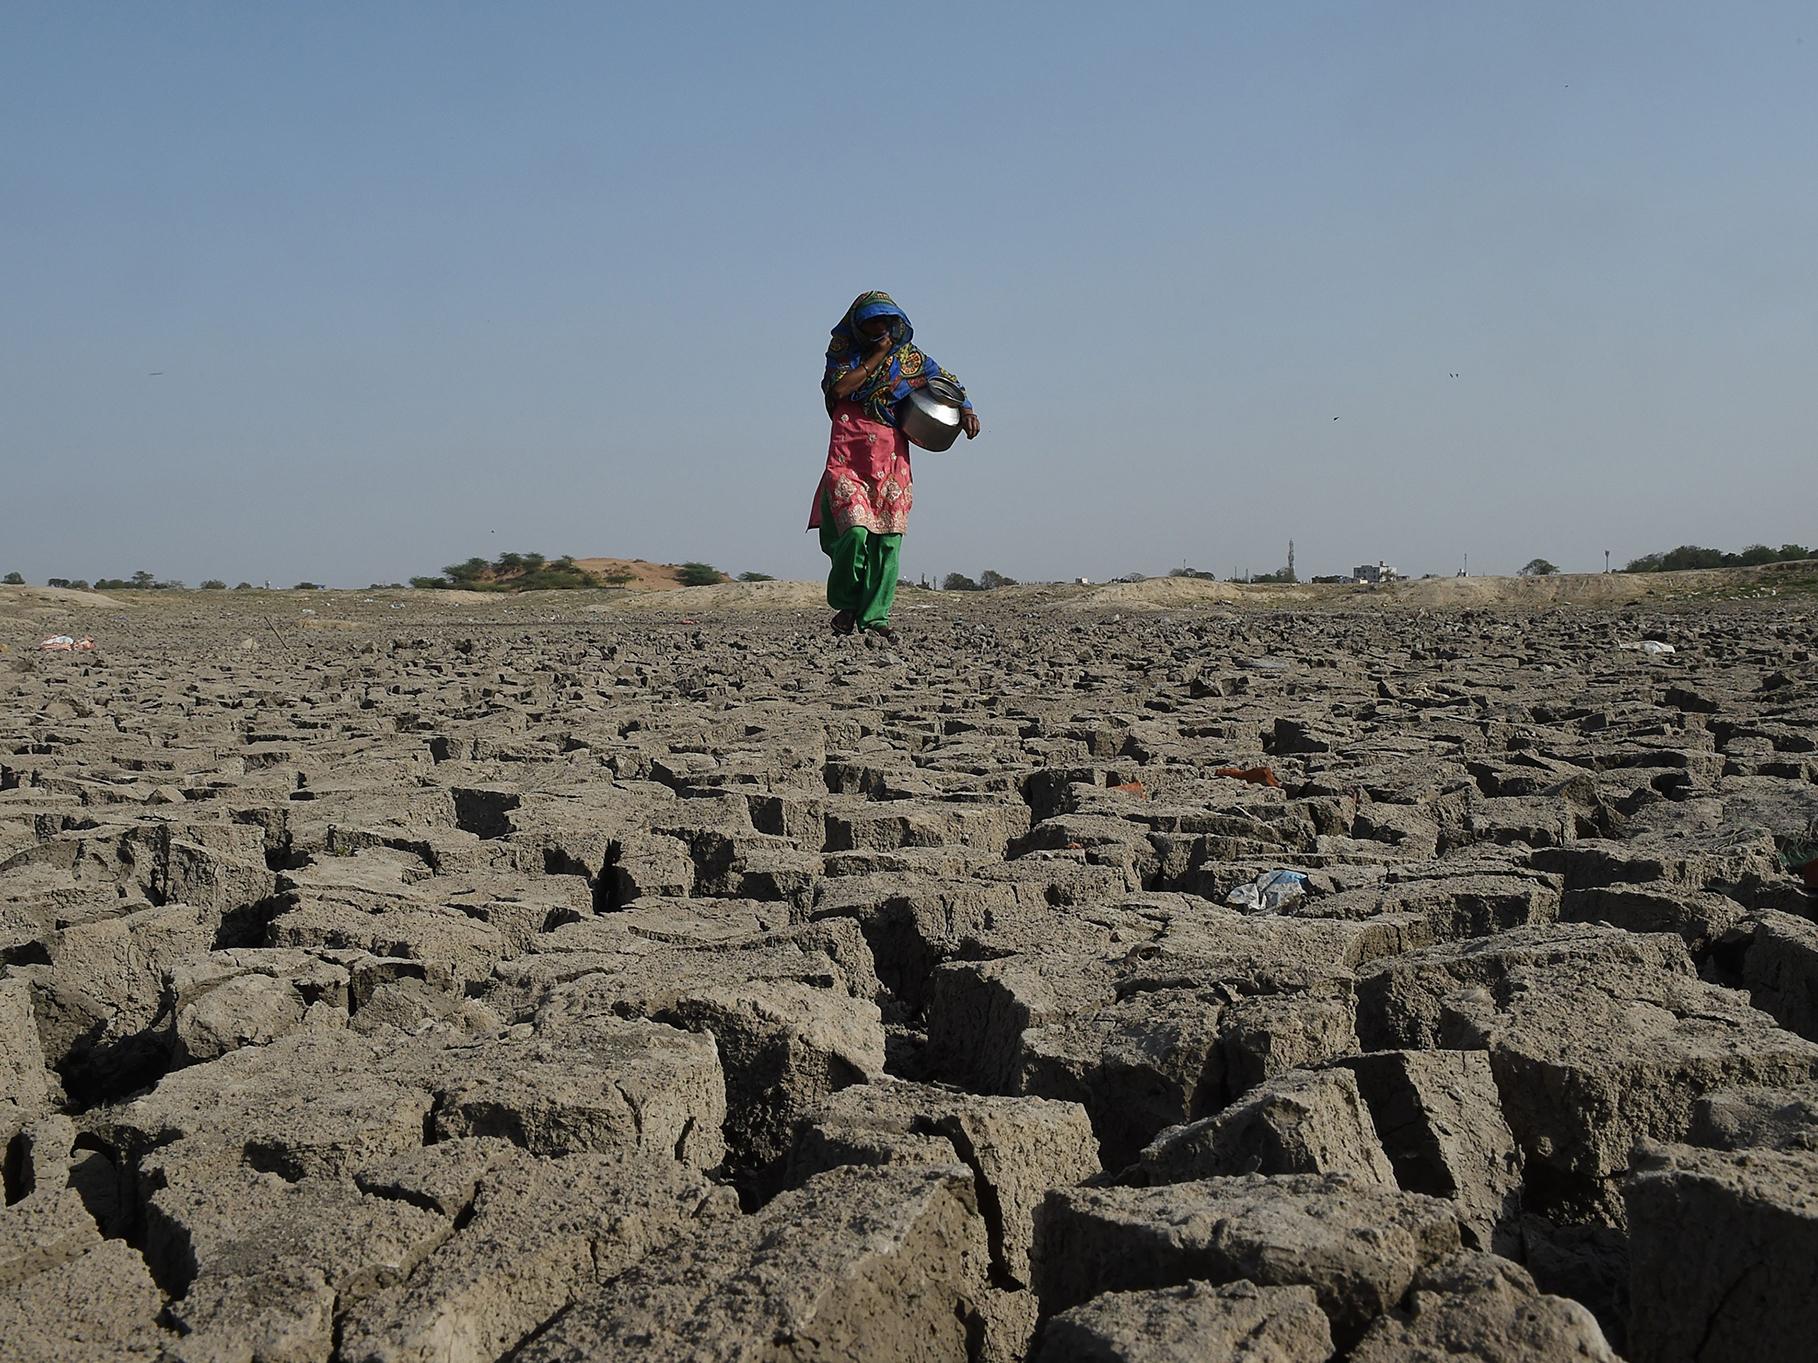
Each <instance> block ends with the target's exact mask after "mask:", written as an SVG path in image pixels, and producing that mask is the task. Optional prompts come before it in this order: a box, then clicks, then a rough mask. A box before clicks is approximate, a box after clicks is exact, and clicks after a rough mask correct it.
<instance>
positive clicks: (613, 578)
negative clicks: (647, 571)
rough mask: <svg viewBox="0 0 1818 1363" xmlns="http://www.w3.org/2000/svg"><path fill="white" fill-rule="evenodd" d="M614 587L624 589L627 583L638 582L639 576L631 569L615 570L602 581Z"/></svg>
mask: <svg viewBox="0 0 1818 1363" xmlns="http://www.w3.org/2000/svg"><path fill="white" fill-rule="evenodd" d="M601 580H602V581H604V582H607V583H610V584H611V585H612V586H614V587H623V586H624V585H625V584H626V583H627V582H636V581H637V580H638V575H637V574H636V573H634V572H632V571H631V569H629V568H614V569H613V570H612V571H611V572H610V573H607V574H606V575H605V577H604V578H602V579H601Z"/></svg>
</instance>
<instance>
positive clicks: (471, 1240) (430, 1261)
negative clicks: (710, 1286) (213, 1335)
mask: <svg viewBox="0 0 1818 1363" xmlns="http://www.w3.org/2000/svg"><path fill="white" fill-rule="evenodd" d="M445 1150H447V1151H448V1152H449V1153H448V1154H443V1153H442V1152H444V1151H445ZM357 1181H358V1182H359V1183H360V1186H361V1187H362V1188H365V1189H367V1190H369V1191H373V1192H380V1193H382V1194H383V1195H386V1196H392V1197H398V1198H401V1199H404V1200H407V1201H412V1202H419V1205H429V1206H430V1207H431V1208H432V1209H433V1210H435V1211H437V1212H438V1213H440V1214H442V1215H445V1216H447V1217H449V1218H450V1219H451V1220H452V1221H454V1222H455V1223H456V1224H458V1226H459V1229H457V1230H455V1231H454V1232H453V1234H451V1235H450V1237H449V1238H448V1239H446V1240H445V1241H443V1242H442V1243H441V1244H439V1245H438V1246H436V1247H435V1249H434V1250H433V1251H432V1252H431V1253H430V1254H428V1255H427V1256H426V1257H425V1258H423V1259H422V1261H421V1262H419V1263H418V1264H417V1265H416V1266H415V1267H414V1268H412V1269H411V1270H410V1272H409V1274H408V1275H407V1276H406V1277H404V1278H403V1279H402V1280H401V1281H398V1282H396V1283H393V1284H390V1285H387V1286H384V1287H382V1288H380V1289H378V1290H377V1291H375V1292H373V1293H372V1294H371V1295H370V1296H367V1297H365V1298H364V1299H362V1300H361V1301H359V1302H358V1303H356V1304H355V1305H354V1306H353V1308H352V1309H351V1310H349V1311H348V1312H347V1313H346V1315H345V1317H344V1319H343V1320H342V1323H341V1327H340V1343H339V1357H341V1358H344V1359H348V1360H360V1361H361V1363H440V1360H444V1359H449V1358H472V1359H492V1358H497V1357H500V1356H503V1355H506V1354H509V1353H510V1352H511V1350H512V1349H514V1348H516V1347H517V1346H518V1345H519V1344H520V1343H522V1342H523V1340H524V1339H525V1338H526V1337H527V1336H528V1335H530V1334H531V1333H532V1332H533V1331H535V1330H536V1329H538V1328H539V1327H540V1326H541V1325H542V1324H543V1323H544V1322H545V1321H547V1320H548V1319H549V1318H550V1317H552V1316H554V1315H555V1314H556V1313H557V1312H558V1311H560V1310H561V1309H562V1308H563V1307H565V1306H567V1305H568V1304H569V1303H570V1302H571V1301H572V1300H573V1299H574V1297H575V1295H576V1293H577V1292H580V1291H583V1290H585V1289H586V1288H589V1287H592V1286H594V1285H596V1284H598V1283H601V1282H604V1281H606V1280H607V1279H609V1278H612V1277H614V1276H616V1275H617V1274H619V1273H621V1272H623V1271H624V1270H625V1269H627V1268H629V1267H630V1266H631V1265H632V1264H634V1263H637V1262H638V1261H639V1260H640V1259H642V1258H643V1257H644V1256H645V1255H646V1254H648V1253H650V1252H651V1251H652V1250H654V1249H657V1248H659V1247H661V1246H663V1245H665V1244H667V1243H668V1242H669V1241H670V1240H673V1239H674V1238H675V1237H676V1236H678V1235H680V1234H682V1233H683V1232H684V1231H685V1230H687V1229H689V1228H691V1227H693V1226H694V1225H695V1224H696V1222H697V1219H699V1218H701V1217H703V1216H707V1217H709V1218H711V1217H713V1216H715V1215H717V1216H721V1217H725V1216H729V1215H734V1214H736V1206H735V1205H734V1206H729V1205H728V1203H729V1201H730V1199H729V1198H728V1197H727V1196H726V1195H725V1190H723V1189H717V1188H715V1187H714V1186H713V1185H712V1184H710V1183H709V1182H707V1180H706V1179H705V1178H704V1177H703V1176H702V1175H701V1174H700V1173H699V1172H698V1171H695V1170H692V1169H687V1168H684V1167H683V1166H681V1165H679V1164H677V1163H676V1162H675V1161H673V1160H670V1159H666V1158H663V1157H662V1156H660V1155H648V1154H637V1155H624V1154H619V1153H614V1154H594V1153H585V1154H576V1155H564V1156H557V1157H554V1158H539V1157H537V1156H533V1155H530V1154H528V1153H526V1152H525V1151H523V1150H520V1149H518V1148H516V1147H515V1146H511V1145H509V1144H506V1143H505V1142H503V1141H489V1140H464V1141H458V1142H452V1143H450V1146H449V1147H444V1146H434V1145H432V1146H427V1147H425V1148H424V1149H423V1150H421V1151H418V1152H415V1154H414V1155H413V1156H407V1157H399V1158H394V1159H393V1160H391V1161H388V1162H386V1163H385V1164H384V1165H382V1166H376V1167H375V1168H373V1169H371V1170H365V1171H362V1172H361V1174H359V1175H358V1176H357ZM425 1198H427V1199H428V1202H427V1204H424V1203H422V1202H420V1201H419V1200H420V1199H425Z"/></svg>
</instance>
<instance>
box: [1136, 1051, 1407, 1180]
mask: <svg viewBox="0 0 1818 1363" xmlns="http://www.w3.org/2000/svg"><path fill="white" fill-rule="evenodd" d="M1230 1174H1349V1175H1351V1176H1352V1177H1354V1178H1356V1179H1358V1180H1359V1181H1360V1182H1363V1183H1374V1184H1378V1185H1380V1186H1382V1187H1384V1188H1394V1187H1395V1186H1396V1182H1395V1173H1394V1170H1392V1169H1391V1168H1390V1167H1389V1161H1388V1158H1387V1157H1386V1156H1385V1155H1384V1154H1383V1150H1382V1145H1381V1143H1380V1142H1379V1141H1378V1140H1377V1136H1376V1126H1375V1124H1374V1123H1373V1122H1372V1121H1371V1119H1370V1112H1369V1109H1368V1108H1366V1107H1365V1106H1364V1101H1363V1098H1362V1096H1361V1095H1360V1094H1359V1093H1358V1088H1357V1080H1356V1078H1355V1077H1354V1076H1353V1075H1352V1074H1351V1072H1350V1071H1349V1070H1342V1069H1333V1070H1319V1071H1309V1070H1298V1071H1290V1072H1288V1073H1286V1074H1280V1075H1277V1076H1275V1077H1274V1078H1272V1079H1268V1080H1265V1081H1264V1082H1263V1083H1261V1084H1260V1085H1258V1086H1257V1087H1256V1088H1253V1089H1251V1090H1250V1091H1249V1092H1248V1093H1246V1094H1245V1095H1244V1096H1243V1097H1242V1098H1240V1099H1238V1100H1237V1101H1236V1102H1235V1103H1233V1104H1232V1105H1231V1106H1230V1107H1227V1108H1225V1109H1224V1110H1223V1111H1222V1112H1220V1113H1218V1114H1217V1115H1216V1116H1213V1117H1207V1118H1205V1119H1203V1120H1201V1121H1197V1122H1191V1123H1188V1124H1186V1125H1184V1126H1176V1127H1171V1128H1169V1129H1168V1130H1166V1131H1164V1132H1162V1134H1161V1135H1160V1136H1158V1137H1156V1138H1155V1140H1154V1141H1153V1142H1151V1143H1150V1145H1149V1147H1148V1148H1147V1149H1145V1150H1144V1151H1143V1153H1142V1158H1141V1159H1139V1160H1138V1161H1137V1162H1136V1164H1135V1165H1134V1166H1133V1167H1132V1168H1131V1169H1128V1170H1126V1171H1125V1172H1124V1173H1123V1174H1122V1175H1121V1176H1120V1178H1119V1181H1120V1182H1124V1183H1132V1184H1141V1185H1154V1184H1159V1183H1186V1182H1191V1181H1192V1180H1194V1179H1202V1178H1216V1177H1220V1176H1223V1175H1230Z"/></svg>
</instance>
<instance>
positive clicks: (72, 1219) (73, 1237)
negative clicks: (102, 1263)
mask: <svg viewBox="0 0 1818 1363" xmlns="http://www.w3.org/2000/svg"><path fill="white" fill-rule="evenodd" d="M100 1243H101V1232H100V1231H99V1230H98V1229H97V1228H96V1226H95V1218H94V1217H93V1216H91V1215H90V1214H89V1211H88V1208H87V1207H85V1206H84V1205H83V1203H82V1199H81V1197H80V1196H79V1195H78V1194H77V1193H76V1191H75V1189H73V1188H70V1187H67V1186H47V1187H42V1188H39V1189H37V1190H36V1191H34V1192H32V1193H30V1194H28V1195H27V1196H25V1197H23V1198H21V1199H20V1200H19V1201H17V1202H15V1203H13V1204H12V1205H11V1206H8V1207H0V1287H9V1286H10V1285H11V1284H14V1283H19V1282H23V1281H24V1280H25V1279H27V1278H29V1277H31V1276H32V1275H33V1274H34V1273H42V1272H44V1271H45V1270H47V1269H52V1268H55V1267H57V1266H58V1265H59V1264H64V1263H68V1262H69V1261H70V1260H72V1259H76V1258H79V1257H80V1256H82V1255H83V1254H86V1253H87V1252H88V1251H89V1250H91V1249H93V1248H94V1247H95V1246H97V1245H99V1244H100Z"/></svg>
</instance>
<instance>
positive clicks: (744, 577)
mask: <svg viewBox="0 0 1818 1363" xmlns="http://www.w3.org/2000/svg"><path fill="white" fill-rule="evenodd" d="M739 581H740V582H775V581H776V579H775V578H774V577H772V576H771V575H770V574H769V573H740V574H739Z"/></svg>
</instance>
